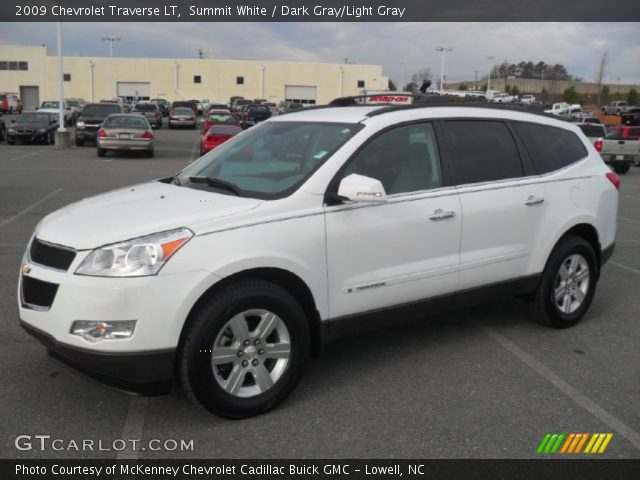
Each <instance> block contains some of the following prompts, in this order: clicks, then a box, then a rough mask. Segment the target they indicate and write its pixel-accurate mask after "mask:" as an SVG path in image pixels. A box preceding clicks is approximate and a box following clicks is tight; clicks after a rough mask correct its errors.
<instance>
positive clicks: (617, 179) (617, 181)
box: [607, 172, 620, 190]
mask: <svg viewBox="0 0 640 480" xmlns="http://www.w3.org/2000/svg"><path fill="white" fill-rule="evenodd" d="M607 178H608V179H609V181H610V182H611V183H613V186H614V187H616V190H620V177H619V176H618V175H616V174H615V173H613V172H609V173H607Z"/></svg>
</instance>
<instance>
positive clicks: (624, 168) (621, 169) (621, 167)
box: [613, 163, 631, 175]
mask: <svg viewBox="0 0 640 480" xmlns="http://www.w3.org/2000/svg"><path fill="white" fill-rule="evenodd" d="M629 169H631V164H630V163H624V164H618V165H614V166H613V171H614V172H616V173H619V174H620V175H624V174H625V173H627V172H628V171H629Z"/></svg>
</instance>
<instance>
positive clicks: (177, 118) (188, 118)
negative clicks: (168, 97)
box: [168, 107, 196, 128]
mask: <svg viewBox="0 0 640 480" xmlns="http://www.w3.org/2000/svg"><path fill="white" fill-rule="evenodd" d="M168 121H169V128H174V127H190V128H196V114H195V113H193V110H192V109H190V108H188V107H176V108H174V109H173V110H171V112H169V120H168Z"/></svg>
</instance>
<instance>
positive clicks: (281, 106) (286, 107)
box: [276, 101, 304, 115]
mask: <svg viewBox="0 0 640 480" xmlns="http://www.w3.org/2000/svg"><path fill="white" fill-rule="evenodd" d="M303 108H304V105H302V104H301V103H298V102H287V101H281V102H279V103H278V107H277V108H276V113H277V114H278V115H282V114H283V113H289V112H293V111H296V110H301V109H303Z"/></svg>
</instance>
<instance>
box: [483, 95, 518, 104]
mask: <svg viewBox="0 0 640 480" xmlns="http://www.w3.org/2000/svg"><path fill="white" fill-rule="evenodd" d="M517 100H518V97H515V96H513V95H509V94H508V93H496V94H495V95H493V96H492V97H491V98H490V99H489V101H490V102H492V103H513V102H515V101H517Z"/></svg>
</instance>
